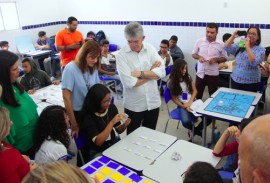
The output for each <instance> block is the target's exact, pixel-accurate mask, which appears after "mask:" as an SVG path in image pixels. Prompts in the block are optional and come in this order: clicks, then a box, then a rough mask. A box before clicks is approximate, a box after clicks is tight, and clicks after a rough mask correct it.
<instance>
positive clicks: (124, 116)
mask: <svg viewBox="0 0 270 183" xmlns="http://www.w3.org/2000/svg"><path fill="white" fill-rule="evenodd" d="M125 118H126V115H125V114H116V115H115V116H114V118H113V119H112V122H113V124H115V123H117V122H118V121H120V120H122V119H125Z"/></svg>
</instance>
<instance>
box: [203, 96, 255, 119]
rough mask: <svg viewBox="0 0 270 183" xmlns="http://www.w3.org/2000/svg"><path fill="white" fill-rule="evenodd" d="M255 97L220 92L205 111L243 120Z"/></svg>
mask: <svg viewBox="0 0 270 183" xmlns="http://www.w3.org/2000/svg"><path fill="white" fill-rule="evenodd" d="M254 99H255V96H251V95H243V94H237V93H231V92H222V91H220V92H219V93H218V94H217V96H216V97H215V98H213V100H212V101H211V102H210V103H209V104H208V106H206V108H205V109H204V110H205V111H210V112H215V113H220V114H225V115H229V116H235V117H240V118H244V117H245V116H246V113H247V112H248V110H249V108H250V106H251V104H252V102H253V100H254Z"/></svg>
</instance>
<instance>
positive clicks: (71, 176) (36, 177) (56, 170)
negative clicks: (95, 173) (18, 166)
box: [22, 161, 100, 183]
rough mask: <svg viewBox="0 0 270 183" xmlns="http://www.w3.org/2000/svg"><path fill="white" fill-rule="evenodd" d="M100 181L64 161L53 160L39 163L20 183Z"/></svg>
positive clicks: (91, 182)
mask: <svg viewBox="0 0 270 183" xmlns="http://www.w3.org/2000/svg"><path fill="white" fill-rule="evenodd" d="M34 182H35V183H51V182H53V183H63V182H72V183H100V181H99V180H98V178H97V177H94V179H93V178H91V177H90V176H89V175H88V174H87V173H86V172H85V171H83V170H82V169H80V168H78V167H75V166H73V165H70V164H68V163H66V162H64V161H55V162H51V163H48V164H44V165H40V166H38V168H36V169H35V170H33V171H31V172H30V173H29V174H28V175H27V176H25V178H24V179H23V181H22V183H34Z"/></svg>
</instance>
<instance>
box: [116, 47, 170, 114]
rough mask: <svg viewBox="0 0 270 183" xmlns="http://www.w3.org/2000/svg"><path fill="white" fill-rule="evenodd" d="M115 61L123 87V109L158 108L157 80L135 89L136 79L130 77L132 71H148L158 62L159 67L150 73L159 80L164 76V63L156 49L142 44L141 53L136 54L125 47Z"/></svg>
mask: <svg viewBox="0 0 270 183" xmlns="http://www.w3.org/2000/svg"><path fill="white" fill-rule="evenodd" d="M116 60H117V61H116V62H117V64H116V67H117V71H118V73H119V76H120V79H121V82H122V84H123V86H124V91H123V96H124V107H125V108H126V109H128V110H131V111H134V112H142V111H145V110H152V109H156V108H158V107H160V105H161V100H160V95H159V91H158V85H157V80H155V79H152V80H149V81H147V82H146V83H144V84H143V85H141V86H137V87H136V86H135V85H136V83H137V80H138V78H136V77H133V76H131V72H134V71H149V70H150V69H151V67H152V65H153V64H154V63H155V62H156V61H160V62H161V65H160V67H157V68H154V69H153V70H152V71H153V72H154V73H155V74H156V75H157V76H158V77H159V78H163V77H164V76H165V65H164V61H163V59H162V58H161V57H160V56H159V55H158V53H157V51H156V49H155V48H154V47H153V46H152V45H150V44H147V43H143V47H142V49H141V51H140V52H139V53H137V52H134V51H132V50H131V49H130V47H129V46H128V45H127V46H125V47H123V48H122V49H121V50H120V51H119V53H118V54H117V55H116Z"/></svg>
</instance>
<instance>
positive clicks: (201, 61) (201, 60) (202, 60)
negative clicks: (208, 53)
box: [198, 56, 206, 63]
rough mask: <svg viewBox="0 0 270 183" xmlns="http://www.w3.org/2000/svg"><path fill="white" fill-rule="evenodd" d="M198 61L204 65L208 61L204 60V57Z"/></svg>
mask: <svg viewBox="0 0 270 183" xmlns="http://www.w3.org/2000/svg"><path fill="white" fill-rule="evenodd" d="M198 60H199V62H200V63H203V62H205V61H206V60H205V58H204V57H202V56H200V57H199V59H198Z"/></svg>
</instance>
